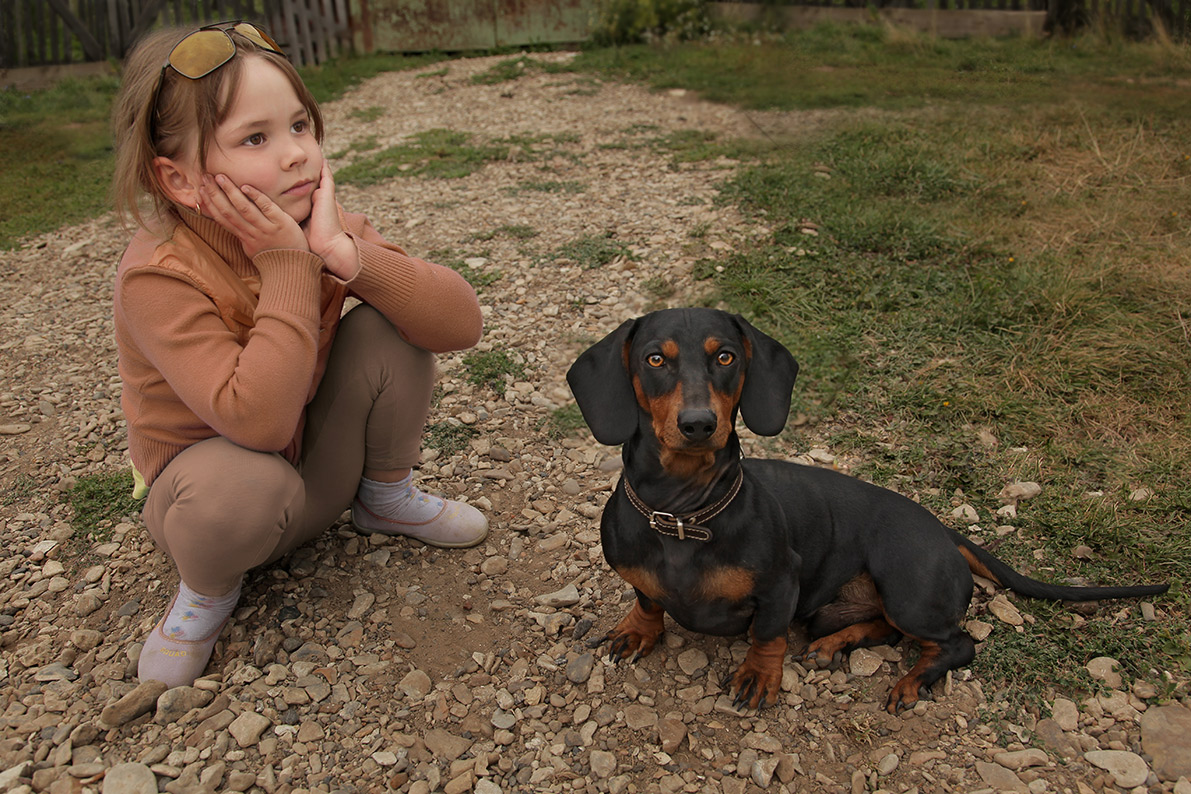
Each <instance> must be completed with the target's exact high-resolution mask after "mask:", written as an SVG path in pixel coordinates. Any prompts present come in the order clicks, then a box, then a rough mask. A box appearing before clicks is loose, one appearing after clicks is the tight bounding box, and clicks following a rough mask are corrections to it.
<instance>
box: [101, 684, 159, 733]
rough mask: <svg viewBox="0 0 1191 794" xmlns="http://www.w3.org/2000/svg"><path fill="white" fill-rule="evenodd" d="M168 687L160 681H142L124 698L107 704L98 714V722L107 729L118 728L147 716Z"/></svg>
mask: <svg viewBox="0 0 1191 794" xmlns="http://www.w3.org/2000/svg"><path fill="white" fill-rule="evenodd" d="M167 688H168V687H166V685H165V684H164V683H162V682H161V681H154V680H151V679H150V680H149V681H143V682H141V683H140V684H138V685H137V686H136V687H135V688H134V689H132V690H131V691H129V692H128V693H127V694H126V695H124V697H122V698H120V699H119V700H117V701H116V702H115V703H112V704H109V705H108V706H106V707H105V708H104V710H103V711H101V712H100V714H99V721H100V723H102V724H103V725H104V726H106V727H109V728H118V727H120V726H121V725H123V724H125V723H126V722H131V721H132V720H135V719H136V718H137V717H139V716H141V715H142V714H147V713H148V712H149V711H151V710H152V709H153V707H154V706H155V705H156V704H157V698H159V697H161V694H162V693H163V692H165V691H166V689H167Z"/></svg>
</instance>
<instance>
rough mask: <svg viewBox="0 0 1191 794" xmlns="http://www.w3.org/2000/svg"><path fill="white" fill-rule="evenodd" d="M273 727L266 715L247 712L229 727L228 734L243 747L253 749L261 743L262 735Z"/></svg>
mask: <svg viewBox="0 0 1191 794" xmlns="http://www.w3.org/2000/svg"><path fill="white" fill-rule="evenodd" d="M272 725H273V723H272V721H271V720H270V719H269V718H268V717H266V716H265V715H264V714H257V713H256V712H255V711H245V712H243V713H242V714H240V716H238V717H236V718H235V719H234V720H232V721H231V723H230V724H229V725H228V726H227V730H228V733H230V734H231V735H232V738H233V739H235V740H236V743H237V744H238V745H240V746H241V747H252V746H254V745H255V744H256V743H257V742H259V741H260V739H261V735H262V734H263V733H264V732H265V731H266V730H268V729H269V728H270V727H271V726H272Z"/></svg>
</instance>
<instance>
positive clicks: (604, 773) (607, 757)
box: [588, 750, 616, 780]
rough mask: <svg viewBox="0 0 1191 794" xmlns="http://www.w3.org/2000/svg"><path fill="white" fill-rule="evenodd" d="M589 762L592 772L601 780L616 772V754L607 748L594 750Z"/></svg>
mask: <svg viewBox="0 0 1191 794" xmlns="http://www.w3.org/2000/svg"><path fill="white" fill-rule="evenodd" d="M588 763H589V764H590V766H591V773H592V774H593V775H595V776H596V777H597V778H599V779H601V780H607V779H608V778H610V777H612V775H614V774H615V773H616V755H615V754H613V753H610V752H608V751H606V750H592V751H591V756H590V757H589V759H588Z"/></svg>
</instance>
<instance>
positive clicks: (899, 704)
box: [885, 675, 930, 716]
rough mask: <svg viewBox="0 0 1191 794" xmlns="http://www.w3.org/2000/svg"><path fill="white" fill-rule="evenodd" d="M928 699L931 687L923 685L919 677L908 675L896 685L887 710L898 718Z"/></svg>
mask: <svg viewBox="0 0 1191 794" xmlns="http://www.w3.org/2000/svg"><path fill="white" fill-rule="evenodd" d="M928 699H930V687H928V686H926V685H925V684H922V683H921V682H920V681H919V680H918V677H917V676H913V675H907V676H906V677H905V678H903V679H902V680H900V681H898V682H897V684H896V685H894V687H893V691H892V692H890V693H889V700H888V701H886V703H885V710H886V711H888V712H889V713H890V714H893V715H895V716H896V715H897V714H898V713H899V712H901V711H904V710H907V709H912V708H914V706H915V705H916V704H917V703H918V701H919V700H928Z"/></svg>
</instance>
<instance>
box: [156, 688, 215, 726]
mask: <svg viewBox="0 0 1191 794" xmlns="http://www.w3.org/2000/svg"><path fill="white" fill-rule="evenodd" d="M214 698H215V693H214V692H208V691H206V690H204V689H195V688H194V687H191V686H177V687H174V688H173V689H167V690H166V691H165V692H162V693H161V697H159V698H157V713H156V714H154V715H153V721H154V722H156V723H157V724H158V725H169V724H170V723H173V722H177V721H178V720H179V719H181V718H182V717H184V716H185V715H186V714H187V713H188V712H189V711H190V710H191V709H199V708H202V707H203V706H205V705H207V704H208V703H210V702H211V701H212V700H214Z"/></svg>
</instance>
